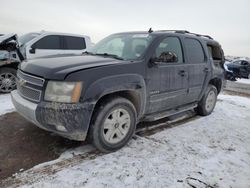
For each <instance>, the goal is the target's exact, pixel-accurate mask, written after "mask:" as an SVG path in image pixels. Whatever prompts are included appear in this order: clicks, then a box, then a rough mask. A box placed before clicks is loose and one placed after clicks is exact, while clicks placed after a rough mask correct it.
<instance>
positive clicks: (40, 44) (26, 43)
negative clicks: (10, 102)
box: [0, 31, 93, 93]
mask: <svg viewBox="0 0 250 188" xmlns="http://www.w3.org/2000/svg"><path fill="white" fill-rule="evenodd" d="M92 44H93V43H92V42H91V39H90V37H89V36H86V35H77V34H69V33H57V32H47V31H41V32H32V33H27V34H25V35H22V36H20V37H17V35H16V34H8V35H2V36H0V93H9V92H10V91H12V90H14V89H15V88H16V82H15V77H16V70H17V67H18V64H19V63H20V62H22V61H23V60H26V59H35V58H42V57H47V56H54V55H80V54H82V53H83V52H85V51H86V50H88V49H89V48H90V47H91V46H92Z"/></svg>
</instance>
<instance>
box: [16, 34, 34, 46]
mask: <svg viewBox="0 0 250 188" xmlns="http://www.w3.org/2000/svg"><path fill="white" fill-rule="evenodd" d="M38 35H39V34H38V33H27V34H25V35H22V36H20V37H19V38H18V40H19V42H20V44H21V45H23V44H25V43H27V42H29V41H31V40H32V39H33V38H35V37H37V36H38Z"/></svg>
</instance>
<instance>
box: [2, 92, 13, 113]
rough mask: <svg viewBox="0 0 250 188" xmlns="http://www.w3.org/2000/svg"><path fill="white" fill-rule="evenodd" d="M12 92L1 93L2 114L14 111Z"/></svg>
mask: <svg viewBox="0 0 250 188" xmlns="http://www.w3.org/2000/svg"><path fill="white" fill-rule="evenodd" d="M14 110H15V109H14V106H13V104H12V102H11V97H10V94H0V115H3V114H6V113H9V112H12V111H14Z"/></svg>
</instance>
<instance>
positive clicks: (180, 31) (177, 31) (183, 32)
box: [157, 30, 213, 40]
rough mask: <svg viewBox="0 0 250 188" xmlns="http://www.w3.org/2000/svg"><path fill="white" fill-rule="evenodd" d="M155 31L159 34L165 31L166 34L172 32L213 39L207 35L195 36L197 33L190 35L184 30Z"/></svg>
mask: <svg viewBox="0 0 250 188" xmlns="http://www.w3.org/2000/svg"><path fill="white" fill-rule="evenodd" d="M157 31H159V32H164V31H166V32H174V33H180V34H190V35H195V36H197V37H206V38H208V39H212V40H213V38H212V37H210V36H209V35H201V34H197V33H191V32H189V31H186V30H157Z"/></svg>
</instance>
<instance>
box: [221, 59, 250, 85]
mask: <svg viewBox="0 0 250 188" xmlns="http://www.w3.org/2000/svg"><path fill="white" fill-rule="evenodd" d="M225 69H226V70H227V75H226V76H227V78H228V79H229V80H231V81H236V78H248V79H250V62H249V61H247V60H236V61H234V62H227V63H226V64H225Z"/></svg>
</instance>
